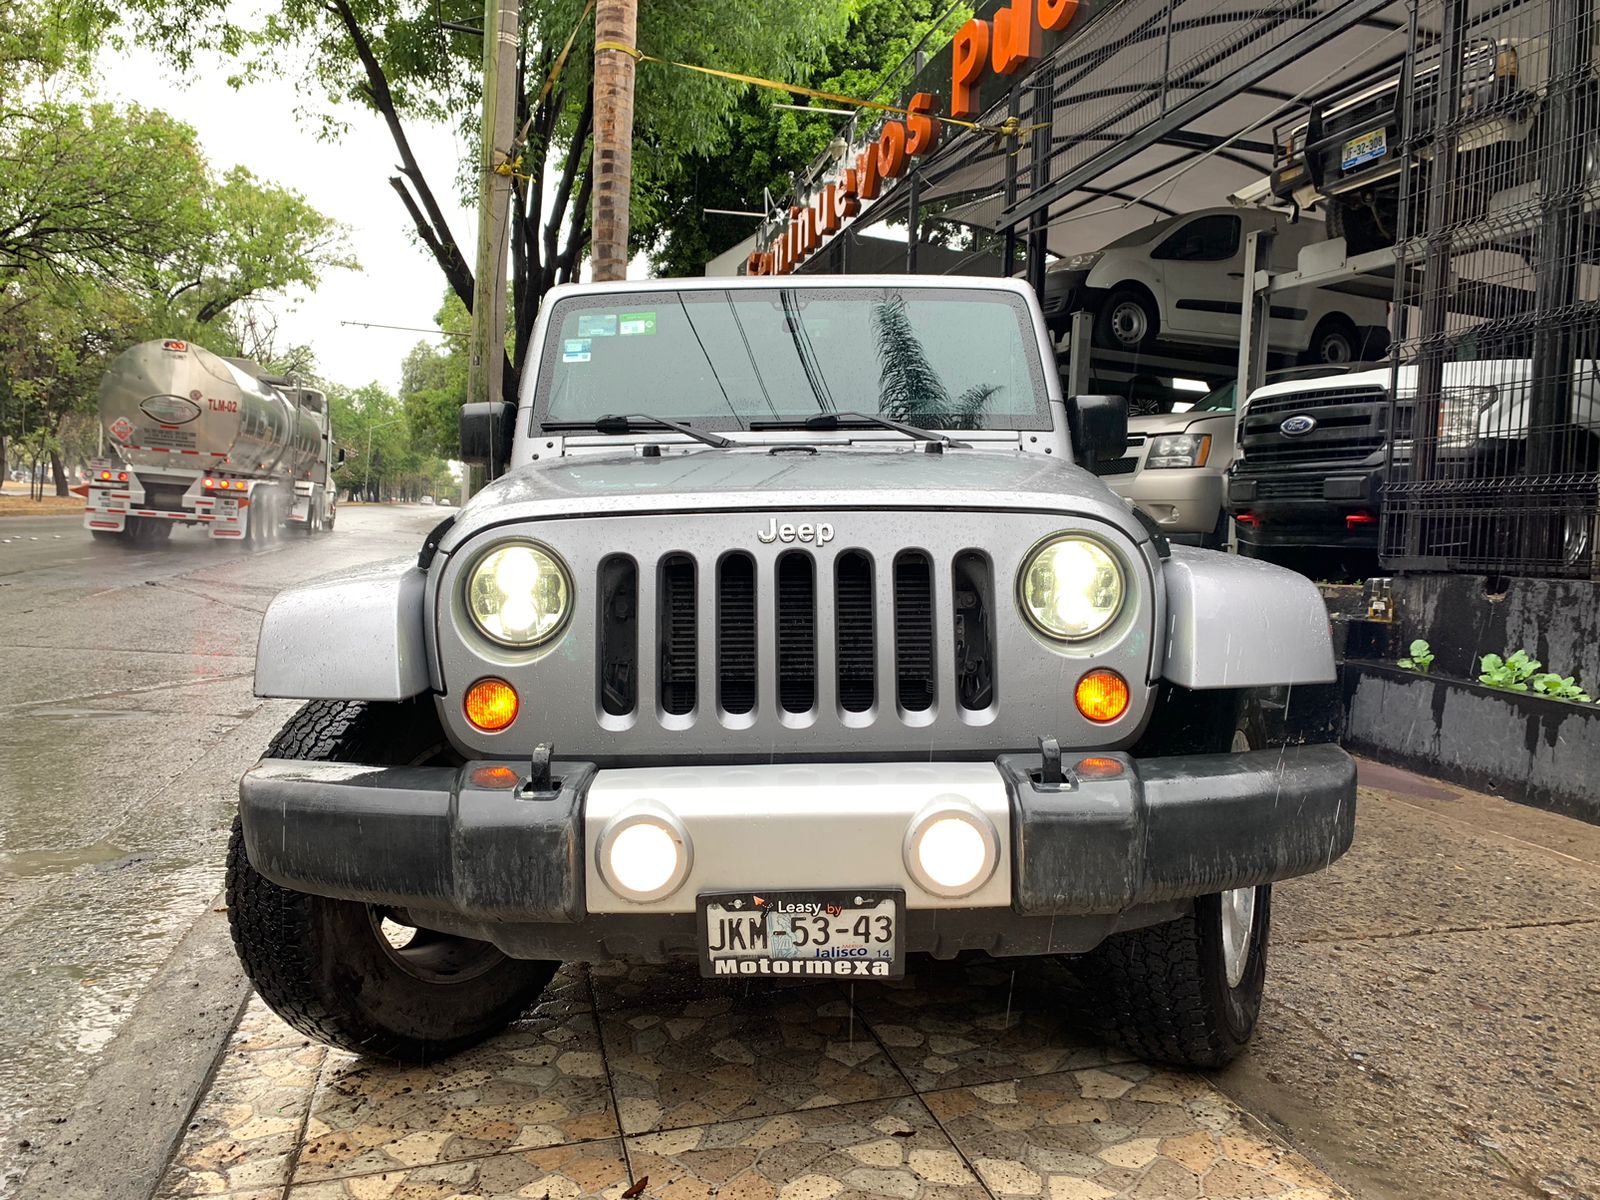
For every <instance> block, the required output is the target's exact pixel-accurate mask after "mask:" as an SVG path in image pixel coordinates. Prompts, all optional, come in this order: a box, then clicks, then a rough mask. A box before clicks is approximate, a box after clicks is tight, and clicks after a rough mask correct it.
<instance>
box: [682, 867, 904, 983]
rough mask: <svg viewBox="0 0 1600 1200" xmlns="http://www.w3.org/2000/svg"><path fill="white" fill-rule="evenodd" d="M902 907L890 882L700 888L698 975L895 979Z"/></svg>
mask: <svg viewBox="0 0 1600 1200" xmlns="http://www.w3.org/2000/svg"><path fill="white" fill-rule="evenodd" d="M905 906H906V901H905V893H904V892H902V891H899V890H897V889H893V888H871V889H867V888H863V889H861V890H860V891H814V892H763V891H750V892H703V893H701V895H700V897H699V904H698V908H699V926H700V973H701V974H702V975H706V976H734V975H745V976H749V975H778V976H789V977H794V976H800V977H810V978H818V979H825V978H829V977H833V976H849V977H851V978H863V977H865V978H868V979H897V978H899V977H900V976H901V975H903V974H905V950H904V948H903V945H902V941H903V939H902V927H903V926H904V924H905Z"/></svg>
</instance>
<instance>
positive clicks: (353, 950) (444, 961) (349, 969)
mask: <svg viewBox="0 0 1600 1200" xmlns="http://www.w3.org/2000/svg"><path fill="white" fill-rule="evenodd" d="M443 747H444V738H443V733H442V731H441V730H440V728H439V722H438V717H437V714H436V713H435V712H434V711H433V705H432V703H431V701H429V700H428V699H426V698H424V699H422V700H413V701H406V702H403V703H399V704H365V703H359V702H353V701H342V700H316V701H312V702H311V703H310V704H307V705H306V706H305V707H304V708H302V709H301V710H300V711H299V712H298V713H296V714H295V716H294V717H293V718H292V719H291V720H290V721H289V723H288V724H287V725H285V726H284V727H283V729H282V730H281V731H280V732H279V733H278V736H277V737H275V738H274V739H273V740H272V743H271V745H269V746H268V747H267V752H266V757H268V758H292V759H306V760H312V761H319V762H360V763H369V764H372V765H377V766H399V765H410V764H416V763H420V762H426V761H429V760H430V759H435V758H437V757H438V756H439V753H440V751H441V750H442V749H443ZM357 852H359V849H358V850H357ZM227 897H228V924H229V926H230V928H231V930H232V933H233V944H234V948H235V950H236V951H237V952H238V955H239V960H240V961H241V962H242V963H243V964H244V969H245V973H246V974H247V975H248V976H249V977H250V981H251V983H253V984H254V985H255V989H256V991H257V992H258V993H259V994H260V996H261V998H262V999H263V1000H264V1001H266V1003H267V1005H268V1006H269V1007H270V1008H271V1009H272V1010H273V1011H274V1012H275V1013H277V1014H278V1015H279V1016H280V1017H282V1018H283V1019H284V1020H285V1021H287V1022H288V1023H289V1024H290V1025H291V1026H293V1027H294V1028H295V1029H297V1030H299V1031H300V1032H301V1033H304V1034H306V1035H307V1036H308V1037H313V1038H316V1039H317V1040H319V1041H322V1042H326V1043H327V1044H329V1045H331V1046H336V1047H338V1048H340V1049H343V1050H349V1051H352V1052H353V1053H356V1054H365V1055H371V1056H375V1057H379V1058H388V1059H396V1060H399V1061H403V1062H428V1061H432V1060H435V1059H439V1058H443V1057H445V1056H446V1055H449V1054H453V1053H455V1052H456V1051H457V1050H462V1049H465V1048H466V1047H468V1046H471V1045H473V1044H474V1043H476V1042H479V1041H482V1040H483V1039H484V1038H486V1037H488V1036H489V1035H490V1034H493V1033H495V1032H496V1031H497V1030H499V1029H501V1028H502V1027H504V1026H505V1025H506V1024H507V1023H508V1022H510V1021H513V1020H515V1019H516V1018H517V1016H518V1015H520V1014H521V1013H522V1012H523V1011H524V1010H526V1009H527V1007H528V1006H529V1005H530V1004H531V1003H532V1001H533V1000H534V998H535V997H536V996H537V995H538V994H539V993H540V992H541V991H543V990H544V988H545V985H546V984H548V983H549V982H550V978H551V976H552V975H554V974H555V971H556V968H557V966H558V965H559V964H557V963H553V962H527V961H521V960H518V959H512V958H507V957H506V956H505V955H503V954H502V953H501V952H500V951H499V950H497V949H496V948H495V947H494V946H493V945H491V944H490V943H488V942H481V941H476V940H474V939H472V938H464V937H457V936H455V935H453V934H445V933H439V932H435V931H431V930H427V929H423V928H412V929H411V931H410V933H409V934H408V933H406V929H407V928H408V927H409V918H408V917H407V915H406V914H405V913H404V912H402V911H396V910H390V909H387V908H382V907H378V906H373V905H367V904H361V903H357V902H355V901H351V900H333V899H329V898H328V897H325V896H312V895H308V894H306V893H304V892H297V891H293V890H291V889H289V888H284V887H280V886H278V885H277V884H275V883H273V882H272V881H271V880H269V879H267V878H266V877H264V876H263V875H261V874H260V873H259V872H258V871H256V869H255V867H254V866H252V865H251V863H250V858H249V855H248V853H247V852H246V848H245V841H244V830H243V826H242V824H241V823H240V821H239V819H238V818H237V817H236V818H234V823H233V837H232V840H231V841H230V843H229V846H228V881H227Z"/></svg>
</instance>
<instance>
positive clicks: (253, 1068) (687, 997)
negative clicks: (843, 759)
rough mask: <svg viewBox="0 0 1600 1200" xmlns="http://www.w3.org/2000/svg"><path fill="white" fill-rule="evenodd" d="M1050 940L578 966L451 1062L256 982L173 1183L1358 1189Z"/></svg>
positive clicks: (805, 1194) (787, 1194)
mask: <svg viewBox="0 0 1600 1200" xmlns="http://www.w3.org/2000/svg"><path fill="white" fill-rule="evenodd" d="M1085 1020H1086V1018H1085V1017H1084V1015H1083V1012H1082V1010H1081V1006H1080V1004H1079V1003H1078V1001H1077V998H1076V987H1075V984H1074V983H1073V981H1072V979H1071V977H1070V975H1068V974H1067V973H1066V972H1065V971H1063V970H1062V969H1061V968H1059V967H1057V966H1054V965H1051V964H1034V963H1029V964H1023V965H1020V966H1019V967H1018V968H1017V969H1016V970H1015V971H1013V970H1012V969H1011V967H1010V966H1009V965H1005V964H1000V965H996V964H993V963H982V964H977V965H965V964H960V965H958V964H948V963H922V964H916V963H914V964H913V970H912V974H911V975H910V976H909V977H908V978H907V979H906V980H904V981H900V982H896V983H892V984H874V985H867V984H865V983H856V984H845V983H837V984H835V983H829V984H825V985H822V986H816V985H813V984H777V983H772V984H767V985H765V986H760V985H752V984H751V983H750V982H748V981H723V980H716V981H702V980H701V979H699V978H698V976H697V975H696V973H695V968H694V966H693V964H684V965H682V966H678V965H672V966H638V965H635V966H621V965H617V964H603V965H595V966H588V967H585V966H570V967H568V968H566V969H565V970H563V972H562V973H561V975H560V976H558V980H557V984H556V986H555V987H554V988H553V989H552V991H551V992H550V993H547V995H546V997H545V999H544V1002H543V1003H542V1004H541V1005H540V1007H539V1008H538V1009H536V1010H535V1011H533V1012H531V1013H529V1014H528V1015H527V1016H526V1017H525V1018H524V1019H523V1020H522V1021H520V1022H519V1023H518V1024H517V1025H516V1026H515V1027H513V1028H512V1029H510V1030H508V1031H506V1032H505V1033H504V1034H502V1035H500V1036H499V1037H496V1038H494V1039H492V1040H491V1041H489V1042H487V1043H486V1044H484V1045H483V1046H480V1047H478V1048H476V1049H474V1050H470V1051H468V1052H466V1053H464V1054H460V1055H457V1056H456V1057H454V1058H452V1059H450V1060H449V1061H447V1062H443V1063H439V1064H436V1065H433V1066H429V1067H409V1068H408V1067H392V1066H385V1065H379V1064H374V1063H371V1062H367V1061H364V1060H361V1059H358V1058H355V1057H353V1056H351V1055H349V1054H344V1053H341V1052H338V1051H331V1050H326V1049H324V1048H322V1047H321V1046H319V1045H316V1044H314V1043H308V1042H307V1041H306V1039H305V1038H303V1037H301V1036H300V1035H299V1034H297V1033H295V1032H294V1031H293V1030H291V1029H289V1028H288V1027H287V1026H285V1025H283V1024H282V1023H281V1022H280V1021H278V1020H277V1018H276V1017H274V1016H273V1015H272V1013H271V1012H269V1011H268V1010H267V1009H266V1008H265V1007H264V1006H263V1005H262V1004H261V1002H260V1001H259V1000H252V1001H251V1003H250V1005H249V1007H248V1009H247V1010H246V1013H245V1015H244V1018H243V1020H242V1021H241V1023H240V1025H239V1029H238V1031H237V1033H236V1034H235V1036H234V1038H233V1041H232V1043H231V1045H230V1047H229V1050H228V1052H227V1054H226V1055H225V1056H224V1058H223V1061H222V1063H221V1065H220V1067H219V1069H218V1072H217V1075H216V1078H215V1081H214V1082H213V1084H212V1086H211V1089H210V1091H209V1093H208V1094H207V1095H206V1097H205V1098H204V1100H203V1102H202V1103H201V1105H200V1107H199V1109H198V1110H197V1111H196V1113H195V1116H194V1119H193V1121H192V1122H191V1124H190V1127H189V1130H188V1133H187V1136H186V1138H185V1140H184V1143H183V1145H182V1147H181V1149H180V1150H179V1152H178V1155H177V1157H176V1160H175V1161H174V1163H173V1165H172V1167H171V1168H170V1170H169V1172H168V1174H167V1177H166V1179H165V1181H164V1183H163V1185H162V1188H161V1191H160V1193H159V1194H160V1196H161V1197H162V1198H163V1200H169V1198H176V1197H191V1196H229V1197H233V1198H234V1200H268V1198H271V1200H333V1198H335V1197H337V1198H339V1200H423V1198H427V1200H446V1198H449V1197H483V1198H488V1197H523V1198H531V1200H576V1198H578V1197H590V1196H594V1197H605V1198H606V1200H620V1198H621V1197H622V1196H623V1194H624V1193H625V1192H630V1191H631V1190H633V1189H639V1190H638V1191H636V1192H635V1193H634V1194H636V1195H637V1196H639V1197H640V1200H710V1198H711V1197H719V1198H720V1200H852V1198H854V1197H866V1196H873V1197H890V1198H894V1200H1012V1198H1021V1197H1038V1198H1039V1200H1107V1198H1109V1197H1122V1196H1125V1197H1131V1198H1135V1200H1145V1198H1165V1197H1188V1196H1192V1197H1213V1198H1223V1197H1258V1196H1262V1197H1264V1196H1273V1197H1281V1198H1283V1200H1334V1198H1338V1197H1345V1196H1346V1193H1345V1192H1343V1191H1342V1190H1340V1189H1339V1188H1338V1187H1336V1186H1335V1185H1334V1184H1333V1182H1332V1181H1331V1180H1329V1178H1328V1177H1327V1176H1326V1175H1324V1174H1323V1173H1322V1172H1321V1171H1319V1170H1318V1169H1317V1168H1316V1167H1314V1166H1312V1165H1311V1164H1310V1163H1309V1162H1307V1161H1306V1160H1305V1159H1303V1158H1301V1157H1300V1156H1298V1155H1297V1154H1294V1153H1292V1152H1291V1151H1289V1150H1288V1149H1287V1148H1286V1147H1285V1146H1284V1145H1283V1144H1282V1143H1281V1142H1280V1141H1279V1140H1278V1139H1277V1138H1275V1137H1274V1136H1272V1135H1271V1134H1270V1133H1268V1132H1267V1130H1266V1129H1265V1128H1264V1127H1263V1126H1262V1125H1260V1124H1259V1123H1258V1122H1257V1121H1255V1120H1254V1119H1253V1118H1251V1117H1250V1116H1248V1115H1247V1114H1246V1113H1244V1112H1243V1110H1241V1109H1240V1108H1239V1107H1238V1106H1237V1105H1235V1104H1234V1103H1233V1102H1232V1101H1230V1100H1228V1099H1226V1098H1225V1097H1223V1096H1222V1095H1221V1094H1220V1093H1218V1092H1217V1091H1215V1090H1214V1089H1213V1088H1212V1087H1211V1086H1210V1085H1208V1084H1207V1083H1206V1082H1205V1081H1204V1080H1203V1079H1202V1078H1200V1077H1198V1076H1193V1075H1183V1074H1176V1073H1173V1072H1168V1071H1160V1070H1154V1069H1152V1068H1150V1067H1147V1066H1144V1065H1142V1064H1139V1063H1135V1062H1131V1061H1128V1059H1127V1058H1126V1056H1124V1055H1121V1054H1120V1053H1117V1052H1114V1051H1111V1050H1108V1049H1107V1048H1106V1047H1105V1045H1104V1044H1103V1043H1102V1042H1100V1041H1098V1040H1096V1039H1095V1038H1093V1037H1092V1036H1088V1035H1087V1034H1086V1033H1085V1032H1084V1031H1085V1028H1086V1026H1085Z"/></svg>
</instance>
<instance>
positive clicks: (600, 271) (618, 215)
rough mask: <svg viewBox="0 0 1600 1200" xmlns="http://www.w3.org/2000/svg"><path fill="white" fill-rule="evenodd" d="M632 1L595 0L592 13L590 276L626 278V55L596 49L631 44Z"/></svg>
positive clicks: (629, 130) (629, 68)
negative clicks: (592, 95) (592, 157)
mask: <svg viewBox="0 0 1600 1200" xmlns="http://www.w3.org/2000/svg"><path fill="white" fill-rule="evenodd" d="M638 28H639V5H638V0H598V3H596V5H595V10H594V40H595V46H596V50H595V52H594V159H593V162H592V164H591V166H590V170H591V171H592V172H593V173H594V250H593V254H592V256H591V262H592V263H593V266H594V277H595V279H597V280H603V279H626V278H627V277H628V193H629V191H630V189H631V188H632V187H633V69H634V60H633V58H632V56H630V55H628V54H624V53H623V52H622V51H620V50H605V49H600V48H599V47H601V46H604V45H605V44H606V43H607V42H620V43H621V44H622V45H624V46H630V47H631V46H633V45H634V40H635V38H636V37H637V36H638Z"/></svg>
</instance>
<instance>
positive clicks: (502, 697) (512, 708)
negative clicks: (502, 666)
mask: <svg viewBox="0 0 1600 1200" xmlns="http://www.w3.org/2000/svg"><path fill="white" fill-rule="evenodd" d="M462 708H463V710H464V711H465V712H466V714H467V720H469V721H471V722H472V724H473V727H474V728H476V729H481V730H483V731H484V732H485V733H499V732H500V731H501V730H502V729H504V728H505V727H506V726H507V725H509V724H511V722H513V721H515V720H516V719H517V689H516V688H514V687H512V686H511V685H510V684H509V683H507V682H506V681H505V680H504V679H495V678H494V677H492V676H491V677H490V678H488V679H480V680H478V682H477V683H475V684H473V685H472V686H471V687H469V688H468V689H467V698H466V700H465V701H463V703H462Z"/></svg>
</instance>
